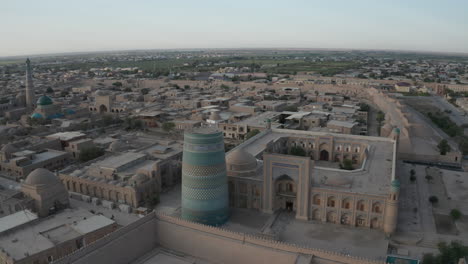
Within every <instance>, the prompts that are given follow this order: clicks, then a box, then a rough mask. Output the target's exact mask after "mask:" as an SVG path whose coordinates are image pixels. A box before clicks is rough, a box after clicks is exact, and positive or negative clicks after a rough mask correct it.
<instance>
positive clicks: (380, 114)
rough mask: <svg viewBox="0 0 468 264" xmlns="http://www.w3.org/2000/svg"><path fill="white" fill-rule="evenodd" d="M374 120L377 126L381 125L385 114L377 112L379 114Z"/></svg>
mask: <svg viewBox="0 0 468 264" xmlns="http://www.w3.org/2000/svg"><path fill="white" fill-rule="evenodd" d="M376 120H377V122H379V124H380V123H382V122H383V121H384V120H385V114H384V112H382V111H379V112H378V113H377V117H376Z"/></svg>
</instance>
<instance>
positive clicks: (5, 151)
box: [1, 144, 18, 154]
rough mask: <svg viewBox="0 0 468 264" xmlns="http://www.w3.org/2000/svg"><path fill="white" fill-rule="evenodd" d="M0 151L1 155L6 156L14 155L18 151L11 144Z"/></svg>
mask: <svg viewBox="0 0 468 264" xmlns="http://www.w3.org/2000/svg"><path fill="white" fill-rule="evenodd" d="M1 151H2V152H3V153H7V154H11V153H15V152H17V151H18V149H17V148H16V147H15V146H13V145H12V144H6V145H4V146H3V147H2V149H1Z"/></svg>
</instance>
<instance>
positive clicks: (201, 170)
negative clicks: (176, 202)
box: [182, 128, 229, 226]
mask: <svg viewBox="0 0 468 264" xmlns="http://www.w3.org/2000/svg"><path fill="white" fill-rule="evenodd" d="M182 218H183V219H186V220H190V221H195V222H198V223H202V224H206V225H213V226H218V225H221V224H224V223H225V222H226V221H227V220H228V218H229V201H228V187H227V175H226V159H225V153H224V140H223V134H222V133H221V132H219V131H216V130H214V128H200V129H198V130H194V131H190V132H186V133H185V136H184V153H183V158H182Z"/></svg>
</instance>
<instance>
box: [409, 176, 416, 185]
mask: <svg viewBox="0 0 468 264" xmlns="http://www.w3.org/2000/svg"><path fill="white" fill-rule="evenodd" d="M409 179H410V181H411V183H414V182H415V181H416V176H414V175H411V176H410V178H409Z"/></svg>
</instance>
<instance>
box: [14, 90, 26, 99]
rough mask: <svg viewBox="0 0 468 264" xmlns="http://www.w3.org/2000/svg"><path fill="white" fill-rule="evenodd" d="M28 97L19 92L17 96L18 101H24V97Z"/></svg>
mask: <svg viewBox="0 0 468 264" xmlns="http://www.w3.org/2000/svg"><path fill="white" fill-rule="evenodd" d="M25 96H26V95H25V94H24V93H23V92H19V93H18V94H17V95H16V99H23V97H25Z"/></svg>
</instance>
